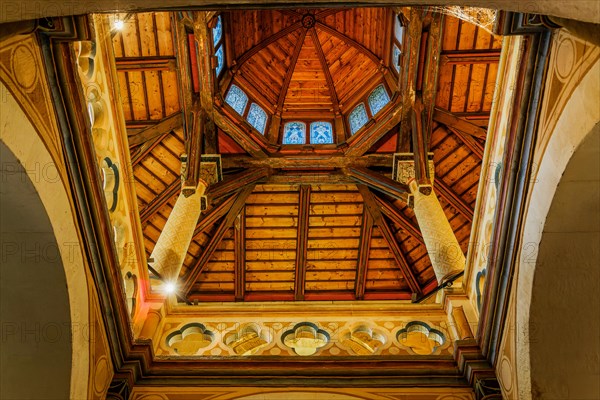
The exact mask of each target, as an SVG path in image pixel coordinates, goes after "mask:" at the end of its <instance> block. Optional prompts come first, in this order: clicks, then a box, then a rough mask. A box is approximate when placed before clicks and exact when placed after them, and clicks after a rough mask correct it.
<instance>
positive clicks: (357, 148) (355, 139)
mask: <svg viewBox="0 0 600 400" xmlns="http://www.w3.org/2000/svg"><path fill="white" fill-rule="evenodd" d="M382 113H383V114H382V115H381V116H379V115H378V116H377V118H376V120H375V123H374V124H372V125H369V124H370V123H368V124H367V127H366V129H364V130H363V131H362V132H361V133H357V134H356V135H354V136H352V137H351V138H350V139H348V140H347V143H348V145H349V146H348V148H347V149H346V154H347V155H349V156H362V155H363V154H365V153H366V152H367V151H369V149H371V147H373V146H374V145H375V144H376V143H377V142H378V141H379V140H380V139H381V138H383V137H384V136H385V135H387V133H388V132H389V131H390V129H392V128H393V127H395V126H396V125H398V123H399V122H400V121H401V120H402V115H403V108H402V107H401V106H400V98H397V99H393V100H392V104H391V105H390V106H389V108H388V109H387V111H384V112H382ZM409 115H410V114H409Z"/></svg>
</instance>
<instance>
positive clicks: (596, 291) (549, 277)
mask: <svg viewBox="0 0 600 400" xmlns="http://www.w3.org/2000/svg"><path fill="white" fill-rule="evenodd" d="M540 179H541V178H540ZM598 243H600V124H596V126H595V127H594V129H593V130H592V132H591V133H590V134H589V135H588V136H587V137H586V139H585V140H584V141H583V143H582V144H581V145H580V146H579V147H578V149H577V150H576V151H575V153H574V154H573V156H572V158H571V160H570V161H569V164H568V165H567V168H566V169H565V172H564V174H563V176H562V178H561V180H560V183H559V185H558V188H557V190H556V193H555V195H554V199H553V200H552V205H551V206H550V211H549V213H548V216H547V218H546V223H545V225H544V230H543V233H542V240H541V242H540V246H539V253H538V258H537V264H536V270H535V276H534V279H533V288H532V296H531V308H530V320H529V332H530V333H529V337H530V360H531V391H532V397H533V398H534V399H536V398H564V399H598V398H600V380H599V379H598V376H599V375H600V371H599V362H598V355H599V354H600V342H599V341H598V337H600V318H599V316H600V268H599V267H598V266H599V265H600V248H599V247H598Z"/></svg>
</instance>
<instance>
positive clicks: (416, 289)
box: [357, 185, 422, 295]
mask: <svg viewBox="0 0 600 400" xmlns="http://www.w3.org/2000/svg"><path fill="white" fill-rule="evenodd" d="M357 187H358V191H359V192H360V194H361V196H362V198H363V200H364V202H365V206H366V208H367V210H368V211H369V213H371V216H372V217H373V221H374V222H375V225H377V226H378V227H379V230H380V231H381V234H382V235H383V238H384V239H385V241H386V243H387V245H388V247H389V248H390V251H391V252H392V255H393V256H394V260H396V263H397V264H398V267H399V268H400V271H401V272H402V275H403V276H404V279H405V280H406V283H407V284H408V287H409V288H410V290H411V291H412V292H413V293H416V294H417V295H420V294H421V293H422V289H421V286H420V285H419V282H418V281H417V278H416V277H415V275H414V274H413V272H412V270H411V269H410V267H409V265H408V262H407V261H406V257H404V252H403V250H402V249H401V248H400V245H399V244H398V241H397V240H396V237H395V236H394V233H393V232H392V229H391V228H390V225H389V224H388V222H387V221H386V219H385V218H384V217H383V215H382V214H381V211H380V210H379V207H378V206H377V202H376V200H375V195H373V193H371V191H370V190H369V188H368V187H366V186H365V185H357Z"/></svg>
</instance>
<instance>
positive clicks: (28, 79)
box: [11, 45, 38, 92]
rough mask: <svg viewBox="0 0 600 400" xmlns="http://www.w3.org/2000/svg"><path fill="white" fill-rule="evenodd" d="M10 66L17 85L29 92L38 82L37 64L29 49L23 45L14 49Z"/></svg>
mask: <svg viewBox="0 0 600 400" xmlns="http://www.w3.org/2000/svg"><path fill="white" fill-rule="evenodd" d="M11 66H12V70H13V73H14V74H15V79H16V80H17V83H18V84H19V85H20V86H21V87H22V88H23V89H24V90H25V91H26V92H31V91H32V90H33V88H34V87H35V84H36V83H37V80H38V72H37V68H36V67H37V63H36V62H35V57H34V55H33V53H32V52H31V49H30V48H29V47H27V46H25V45H21V46H18V47H16V48H15V49H14V50H13V52H12V60H11Z"/></svg>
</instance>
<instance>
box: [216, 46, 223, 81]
mask: <svg viewBox="0 0 600 400" xmlns="http://www.w3.org/2000/svg"><path fill="white" fill-rule="evenodd" d="M216 56H217V76H219V74H220V73H221V70H222V69H223V57H224V56H223V46H219V49H218V50H217V52H216Z"/></svg>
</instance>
